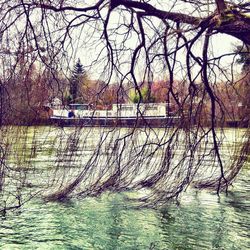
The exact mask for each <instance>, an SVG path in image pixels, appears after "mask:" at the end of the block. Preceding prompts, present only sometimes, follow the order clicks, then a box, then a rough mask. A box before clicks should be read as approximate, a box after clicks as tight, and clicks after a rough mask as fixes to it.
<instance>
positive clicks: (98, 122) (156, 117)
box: [50, 103, 180, 127]
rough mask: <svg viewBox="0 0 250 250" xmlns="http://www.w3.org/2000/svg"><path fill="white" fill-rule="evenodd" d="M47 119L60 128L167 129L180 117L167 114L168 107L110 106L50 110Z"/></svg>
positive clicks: (86, 105) (157, 104)
mask: <svg viewBox="0 0 250 250" xmlns="http://www.w3.org/2000/svg"><path fill="white" fill-rule="evenodd" d="M51 110H52V112H53V114H52V116H51V117H50V119H51V120H52V122H53V123H55V124H57V125H59V126H76V125H78V126H125V127H142V126H152V127H166V126H173V125H177V124H178V123H179V121H180V117H179V116H177V115H174V114H171V113H170V105H169V104H167V103H140V104H136V103H133V104H113V105H112V109H105V110H98V109H92V108H91V107H90V106H89V105H88V104H77V103H75V104H70V105H69V106H68V107H62V106H61V105H59V106H57V107H52V108H51Z"/></svg>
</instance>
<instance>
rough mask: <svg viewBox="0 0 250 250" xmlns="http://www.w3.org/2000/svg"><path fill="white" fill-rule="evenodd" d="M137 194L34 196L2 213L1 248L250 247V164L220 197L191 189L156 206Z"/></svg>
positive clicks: (43, 160)
mask: <svg viewBox="0 0 250 250" xmlns="http://www.w3.org/2000/svg"><path fill="white" fill-rule="evenodd" d="M45 160H46V158H42V160H41V161H39V164H41V165H42V163H43V164H46V161H45ZM131 195H132V194H129V193H119V194H110V193H105V194H103V195H102V196H101V197H98V198H86V199H82V200H79V199H78V200H71V201H68V202H63V203H60V202H48V203H45V202H44V201H41V200H39V199H33V200H31V201H30V202H28V203H27V204H25V205H24V206H23V207H22V208H21V209H19V210H18V211H14V212H9V213H7V214H6V215H5V216H2V217H0V223H1V224H0V239H1V240H0V249H104V250H108V249H142V250H144V249H221V250H222V249H235V250H236V249H237V250H238V249H243V250H244V249H246V250H247V249H250V167H249V164H246V165H245V167H244V169H243V170H242V172H241V173H240V175H239V176H238V178H237V180H236V182H235V184H234V186H233V188H231V189H230V191H229V192H228V194H227V195H225V194H222V195H221V196H220V197H218V196H217V195H215V194H212V193H211V192H208V191H199V192H198V191H195V190H192V189H189V190H188V191H187V192H186V193H185V194H184V195H183V197H182V200H181V203H180V204H179V205H177V204H166V206H164V207H163V208H160V209H158V210H154V209H148V208H147V209H146V208H140V209H139V208H138V207H137V206H135V205H134V204H132V203H131V201H128V199H127V198H128V197H131Z"/></svg>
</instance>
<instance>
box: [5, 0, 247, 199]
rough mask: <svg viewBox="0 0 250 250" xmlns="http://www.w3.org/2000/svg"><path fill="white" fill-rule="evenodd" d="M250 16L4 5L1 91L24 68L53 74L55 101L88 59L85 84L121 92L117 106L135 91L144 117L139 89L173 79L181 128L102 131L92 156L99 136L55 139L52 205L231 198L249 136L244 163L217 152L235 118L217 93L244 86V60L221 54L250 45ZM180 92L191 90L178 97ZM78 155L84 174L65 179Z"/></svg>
mask: <svg viewBox="0 0 250 250" xmlns="http://www.w3.org/2000/svg"><path fill="white" fill-rule="evenodd" d="M249 10H250V4H249V3H248V1H240V0H239V1H238V0H235V1H231V2H230V3H228V2H225V1H224V0H215V1H212V0H200V1H195V0H190V1H189V0H188V1H183V0H175V1H157V0H155V1H153V0H152V1H151V0H148V1H144V0H140V1H139V0H138V1H133V0H110V1H107V0H99V1H94V0H93V1H67V0H64V1H63V0H57V1H53V2H51V1H43V0H40V1H33V0H32V1H29V0H27V1H24V0H20V1H4V0H2V1H1V8H0V17H1V24H0V38H1V45H0V54H1V55H4V56H3V57H2V61H3V65H4V68H3V69H2V72H1V77H2V81H1V82H2V83H3V84H2V85H1V89H2V88H3V87H4V86H5V84H7V83H8V80H9V79H12V78H13V76H14V75H15V72H17V71H18V65H19V62H20V60H23V62H25V63H26V64H32V63H34V62H35V63H36V64H37V65H38V66H39V67H41V69H44V70H45V69H46V70H49V72H50V74H51V75H53V76H54V78H55V82H56V84H58V88H56V89H57V92H58V93H57V95H58V96H62V95H63V93H61V92H60V81H59V80H58V77H57V76H58V72H61V73H62V74H64V75H66V76H67V75H69V69H70V68H71V66H72V63H73V62H74V61H75V59H76V58H78V57H79V55H82V57H85V59H84V58H81V59H82V63H83V64H84V66H85V69H86V70H87V71H88V75H89V76H90V77H91V76H92V78H97V77H98V78H99V79H100V80H102V81H103V82H105V85H104V86H103V88H102V90H100V92H103V91H105V86H106V87H107V88H108V86H109V85H111V84H112V83H113V82H118V86H119V87H118V88H117V93H116V95H117V100H119V99H120V97H121V95H122V97H123V98H124V91H123V90H124V87H125V86H132V87H133V88H134V89H135V90H136V91H137V93H138V94H139V102H138V107H139V106H140V103H141V101H142V99H143V97H142V93H141V87H140V83H141V82H143V83H145V84H148V89H149V90H150V83H151V82H154V81H156V80H163V79H167V80H166V86H167V91H166V98H165V101H166V103H170V102H171V103H172V104H173V105H174V106H175V107H176V109H177V110H178V114H179V115H180V116H181V118H182V121H183V122H182V123H181V124H179V125H178V126H177V127H175V128H165V130H164V131H160V132H157V131H156V130H155V129H153V128H151V127H147V126H145V128H144V129H143V130H137V129H136V128H133V129H129V130H120V129H119V128H112V129H108V130H107V129H106V130H105V129H104V130H102V133H101V134H100V135H99V136H96V137H95V139H96V141H95V142H92V144H93V148H92V149H91V151H90V152H91V153H90V154H88V153H87V152H88V151H86V149H85V148H84V145H83V143H82V142H83V141H88V140H90V139H91V138H92V137H91V133H94V132H95V133H97V132H96V131H95V129H89V130H84V131H82V130H81V129H80V128H76V130H75V131H74V133H72V134H70V135H69V134H67V135H65V138H66V139H62V141H61V143H59V142H58V140H59V141H60V138H61V135H60V136H59V135H58V136H59V137H58V138H59V139H58V138H57V139H56V138H55V140H54V142H53V143H55V145H57V154H56V158H57V160H56V167H55V170H54V172H53V173H50V175H49V178H48V179H50V178H51V179H50V180H51V182H50V184H49V185H48V186H49V190H50V191H51V193H50V194H47V198H48V199H63V198H66V197H69V196H86V195H97V194H100V193H102V192H103V191H105V190H111V191H123V190H136V189H139V188H140V189H141V188H148V189H150V190H151V193H150V194H149V195H146V196H145V197H144V198H142V199H141V200H143V201H148V202H150V203H151V204H152V203H154V204H157V203H161V202H165V201H166V200H168V199H171V198H175V197H178V196H179V194H180V193H181V192H182V191H183V190H185V189H186V188H187V187H188V186H189V185H193V184H194V185H195V186H197V187H199V188H202V187H206V188H207V187H212V188H215V189H216V190H217V192H218V193H219V192H220V191H221V190H227V188H228V186H229V185H230V184H231V183H232V181H233V179H234V178H235V177H236V175H237V174H238V172H239V171H240V169H241V167H242V165H243V163H244V160H245V159H246V155H247V152H249V132H247V134H246V135H244V136H243V137H242V138H244V143H243V147H242V149H241V150H242V151H241V153H240V154H239V152H237V153H238V155H240V157H238V158H234V157H232V158H231V159H230V160H226V159H224V158H223V155H222V154H221V152H220V150H221V147H222V146H221V144H222V143H223V138H224V136H223V135H224V133H223V128H221V129H218V126H220V125H224V124H225V121H226V117H227V113H228V109H227V107H226V104H225V103H224V101H223V99H221V98H220V95H219V93H218V89H221V88H219V87H220V84H221V86H222V83H223V84H224V85H223V86H225V91H226V89H227V87H230V88H231V87H232V86H233V85H234V84H235V82H237V81H238V78H237V73H236V72H237V65H236V56H237V53H236V52H234V50H233V49H232V50H231V51H226V50H223V51H222V52H221V51H220V50H221V48H223V47H226V44H227V43H228V41H229V42H230V41H232V42H236V39H237V40H238V41H239V42H241V43H242V44H243V43H244V44H247V45H250V32H249V30H250V18H249ZM230 37H232V39H235V40H231V38H230ZM227 40H228V41H227ZM217 43H221V46H218V44H217ZM90 58H91V60H90ZM183 86H184V88H185V89H186V90H185V91H184V92H182V94H181V95H180V89H182V87H183ZM218 86H219V87H218ZM49 88H51V86H49V84H48V89H49ZM231 89H234V88H231ZM1 91H2V90H1ZM149 92H150V91H149ZM97 95H98V94H97ZM204 113H205V114H206V115H207V116H208V122H207V124H206V126H204V123H203V117H204ZM140 115H141V114H140V113H138V116H140ZM193 120H195V124H196V126H193V122H192V121H193ZM224 139H225V138H224ZM65 140H66V141H65ZM210 142H212V144H211V143H210ZM58 143H59V144H58ZM3 148H4V147H3ZM26 150H27V149H26ZM3 152H4V151H3ZM79 152H80V153H79ZM105 152H106V153H105ZM79 155H81V157H83V156H84V157H85V158H84V159H82V158H81V157H80V159H81V161H82V164H81V168H80V170H79V168H78V170H77V171H73V170H70V171H69V172H70V174H69V175H66V174H65V171H66V170H65V169H64V167H65V166H64V165H63V164H62V163H63V162H64V160H65V159H68V162H70V163H69V164H71V165H74V164H75V162H76V161H77V159H78V156H79ZM1 157H2V159H3V160H4V159H5V158H6V157H5V155H4V154H2V156H1ZM206 157H210V158H211V159H213V160H211V161H210V162H213V164H212V166H207V165H206ZM78 160H79V159H78ZM2 162H3V163H2V164H4V161H2ZM62 165H63V166H62ZM4 166H5V165H3V167H2V168H0V170H1V169H3V168H4ZM63 169H64V170H63ZM7 170H8V171H10V172H11V169H9V168H8V167H7V168H6V171H7ZM8 171H7V172H8ZM67 171H68V170H67ZM78 171H79V172H78ZM3 172H4V171H3V170H1V171H0V173H1V175H2V177H1V178H2V179H3V175H4V174H3ZM52 176H53V177H52ZM24 177H25V178H24V179H23V180H24V181H25V180H26V178H27V175H24ZM0 184H1V182H0ZM52 187H53V188H54V189H55V190H54V189H52ZM56 189H57V190H56ZM53 190H54V191H55V192H52V191H53Z"/></svg>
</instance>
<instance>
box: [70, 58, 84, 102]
mask: <svg viewBox="0 0 250 250" xmlns="http://www.w3.org/2000/svg"><path fill="white" fill-rule="evenodd" d="M85 75H86V72H85V70H84V68H83V65H82V64H81V61H80V59H78V61H77V63H76V64H75V66H74V68H73V70H72V75H71V80H70V99H71V101H72V102H75V101H77V100H78V99H79V98H80V92H79V88H80V85H81V84H82V83H83V80H84V77H85Z"/></svg>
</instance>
